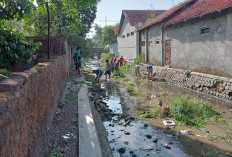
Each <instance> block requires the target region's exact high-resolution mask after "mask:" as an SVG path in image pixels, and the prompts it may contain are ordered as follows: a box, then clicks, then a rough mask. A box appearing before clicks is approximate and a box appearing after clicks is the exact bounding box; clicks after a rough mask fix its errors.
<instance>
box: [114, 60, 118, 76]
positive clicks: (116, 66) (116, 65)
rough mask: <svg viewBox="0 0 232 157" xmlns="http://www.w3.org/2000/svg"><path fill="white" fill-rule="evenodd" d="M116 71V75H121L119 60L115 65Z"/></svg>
mask: <svg viewBox="0 0 232 157" xmlns="http://www.w3.org/2000/svg"><path fill="white" fill-rule="evenodd" d="M115 71H116V75H119V60H118V61H116V63H115Z"/></svg>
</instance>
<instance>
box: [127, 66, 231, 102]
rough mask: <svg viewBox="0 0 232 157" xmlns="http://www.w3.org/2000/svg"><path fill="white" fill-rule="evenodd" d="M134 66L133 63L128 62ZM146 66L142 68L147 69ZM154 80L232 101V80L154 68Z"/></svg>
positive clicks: (171, 69) (165, 68)
mask: <svg viewBox="0 0 232 157" xmlns="http://www.w3.org/2000/svg"><path fill="white" fill-rule="evenodd" d="M126 63H127V65H130V66H133V62H131V61H127V62H126ZM146 66H147V65H146V64H141V67H144V68H146ZM153 69H154V70H153V80H154V81H159V80H161V81H167V82H169V83H172V84H175V85H177V86H180V87H184V88H187V89H191V90H194V91H198V92H200V93H203V94H208V95H211V96H214V97H217V98H221V99H224V100H228V101H232V79H231V78H226V77H220V76H215V75H208V74H203V73H198V72H191V71H185V70H181V69H173V68H167V67H159V66H153Z"/></svg>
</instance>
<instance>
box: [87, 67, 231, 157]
mask: <svg viewBox="0 0 232 157" xmlns="http://www.w3.org/2000/svg"><path fill="white" fill-rule="evenodd" d="M132 72H133V71H132ZM115 80H117V82H114V81H110V82H109V81H103V83H102V85H101V86H98V85H96V84H95V83H93V85H92V86H91V88H90V93H91V94H90V97H91V99H92V100H93V103H94V104H95V108H96V110H97V111H98V113H99V114H100V115H101V117H102V121H103V123H104V126H105V129H106V131H107V135H108V141H109V145H110V147H111V150H112V152H113V154H114V156H229V155H230V153H229V151H230V150H232V148H231V144H230V140H231V137H230V134H227V133H228V132H229V131H230V124H231V125H232V121H231V119H232V112H231V110H230V105H231V104H230V103H228V102H224V101H221V100H218V99H214V98H212V97H207V96H205V95H201V94H199V93H196V92H193V91H189V90H186V89H182V88H179V87H176V86H174V85H172V84H168V83H166V82H158V81H151V82H149V83H148V82H147V80H146V79H144V78H136V77H135V76H133V73H131V72H128V75H127V79H124V80H122V79H121V80H120V79H115ZM88 81H93V79H92V78H91V79H89V80H88ZM128 83H134V84H136V86H135V89H136V90H137V91H138V94H137V95H136V96H133V95H131V94H130V93H128V92H127V90H126V89H125V87H126V84H128ZM96 93H97V94H96ZM186 94H188V95H189V96H190V97H191V99H202V100H206V101H209V102H210V103H212V104H213V106H214V109H215V110H216V111H217V112H218V113H220V116H221V118H222V119H224V120H225V122H223V123H218V122H215V121H213V120H210V121H209V123H208V124H207V125H206V126H205V127H203V128H201V129H196V128H194V127H185V126H181V125H177V126H176V127H175V128H172V129H171V130H168V131H166V130H165V131H164V125H163V123H162V122H163V120H164V119H165V118H166V117H156V118H149V119H145V121H135V120H134V119H136V118H137V117H138V116H139V115H138V112H137V111H138V110H141V111H143V113H146V112H149V111H150V109H153V108H154V107H156V106H157V105H159V104H160V103H162V106H163V107H165V106H169V105H170V100H171V99H173V98H175V97H177V96H180V95H181V96H183V95H186ZM96 95H97V96H96ZM99 98H101V99H99ZM180 132H182V134H180ZM183 132H184V133H183ZM223 136H224V137H223ZM226 140H227V141H226ZM158 141H159V142H158ZM169 147H170V149H169ZM226 152H227V153H228V154H225V153H226Z"/></svg>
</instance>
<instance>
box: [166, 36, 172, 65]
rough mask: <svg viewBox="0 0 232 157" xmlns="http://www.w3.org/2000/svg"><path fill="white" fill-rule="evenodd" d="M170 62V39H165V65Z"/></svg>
mask: <svg viewBox="0 0 232 157" xmlns="http://www.w3.org/2000/svg"><path fill="white" fill-rule="evenodd" d="M170 64H171V40H166V41H165V65H168V66H169V65H170Z"/></svg>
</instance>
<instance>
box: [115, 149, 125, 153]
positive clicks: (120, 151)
mask: <svg viewBox="0 0 232 157" xmlns="http://www.w3.org/2000/svg"><path fill="white" fill-rule="evenodd" d="M117 151H118V152H119V154H124V153H125V152H126V149H125V148H119V149H118V150H117Z"/></svg>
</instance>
